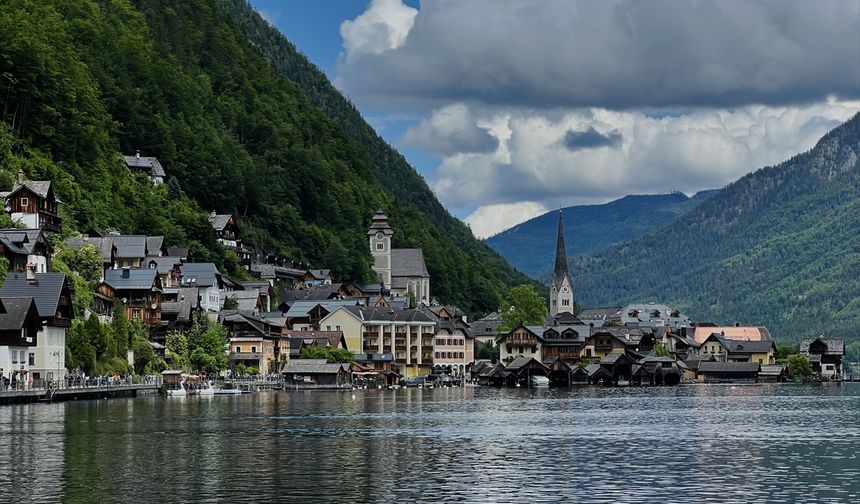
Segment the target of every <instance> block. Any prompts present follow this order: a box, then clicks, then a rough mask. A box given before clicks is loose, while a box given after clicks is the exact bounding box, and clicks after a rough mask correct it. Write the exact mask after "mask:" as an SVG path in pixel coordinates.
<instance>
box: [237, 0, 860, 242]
mask: <svg viewBox="0 0 860 504" xmlns="http://www.w3.org/2000/svg"><path fill="white" fill-rule="evenodd" d="M252 3H253V4H254V5H255V7H256V8H257V9H258V10H259V11H260V12H261V13H262V14H263V15H264V16H265V17H266V18H267V19H269V21H270V22H272V23H273V24H274V25H275V26H277V27H278V28H279V29H281V31H282V32H283V33H284V34H285V35H286V36H287V38H290V39H291V40H292V41H293V42H294V43H296V45H297V46H298V47H299V49H301V50H302V51H303V52H305V53H306V54H307V55H308V56H309V57H310V58H311V59H312V60H313V61H314V62H315V63H316V64H317V65H319V66H320V67H321V68H322V69H323V70H324V71H326V73H327V74H328V75H329V77H330V78H331V79H332V80H333V81H334V82H335V84H336V85H337V86H338V88H340V89H341V90H342V91H343V92H344V93H346V94H347V95H348V96H349V98H350V99H351V100H353V101H354V102H355V103H356V104H357V105H358V107H359V109H360V110H361V111H362V113H363V114H364V115H365V117H367V118H368V120H369V121H370V122H371V124H373V125H374V126H375V127H376V128H377V130H378V131H379V132H380V134H382V135H383V136H384V137H385V138H386V139H387V140H388V141H389V142H391V143H392V144H393V145H394V146H395V147H397V148H398V149H399V150H401V152H403V153H404V154H405V155H406V156H407V158H408V159H409V160H410V161H411V162H412V163H413V165H415V167H416V168H417V169H418V170H419V171H420V172H421V173H422V174H423V175H424V177H425V178H426V179H427V181H428V182H429V183H430V186H431V187H432V188H433V189H434V191H435V192H436V194H437V196H438V197H439V199H440V200H441V201H442V203H443V204H445V205H446V206H447V207H448V208H449V210H451V211H452V212H453V213H454V214H455V215H457V216H458V217H460V218H462V219H464V220H465V221H466V222H467V223H469V225H470V226H471V227H472V230H473V231H474V233H475V234H476V235H477V236H479V237H486V236H489V235H492V234H495V233H496V232H498V231H501V230H502V229H505V228H507V227H510V226H513V225H515V224H517V223H519V222H521V221H523V220H525V219H528V218H530V217H534V216H536V215H539V214H540V213H543V212H545V211H547V210H549V209H555V208H559V207H562V206H568V205H572V204H581V203H599V202H605V201H609V200H611V199H615V198H618V197H621V196H624V195H626V194H634V193H635V194H645V193H661V192H670V191H684V192H686V193H694V192H696V191H698V190H702V189H710V188H718V187H722V186H724V185H726V184H727V183H729V182H731V181H733V180H735V179H737V178H738V177H740V176H742V175H744V174H746V173H749V172H750V171H753V170H755V169H757V168H760V167H762V166H766V165H770V164H775V163H778V162H780V161H782V160H784V159H786V158H788V157H790V156H791V155H793V154H796V153H798V152H801V151H804V150H806V149H809V148H810V147H812V146H813V144H814V143H815V141H816V140H817V139H818V138H819V137H820V136H821V135H823V134H824V133H825V132H826V131H827V130H829V129H831V128H833V127H834V126H836V125H838V124H839V123H840V122H842V121H844V120H846V119H847V118H849V117H850V116H851V115H853V114H855V113H857V112H858V110H860V101H858V100H860V0H817V1H815V2H811V1H790V0H775V1H743V2H742V1H733V0H721V1H712V0H650V1H647V2H643V1H637V0H631V1H599V2H598V1H581V2H577V1H573V0H544V1H538V0H522V1H515V0H506V1H497V0H425V1H422V2H420V4H419V3H417V2H415V1H410V2H406V3H404V2H402V1H401V0H373V1H371V2H369V3H362V2H357V1H346V0H335V1H332V2H316V1H314V0H307V1H305V0H297V1H292V2H288V3H282V2H276V1H274V0H253V1H252Z"/></svg>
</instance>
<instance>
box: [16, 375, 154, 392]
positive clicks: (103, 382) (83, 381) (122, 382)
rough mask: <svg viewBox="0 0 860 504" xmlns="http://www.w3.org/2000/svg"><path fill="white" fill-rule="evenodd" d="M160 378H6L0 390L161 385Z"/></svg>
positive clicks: (149, 376)
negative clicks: (13, 379)
mask: <svg viewBox="0 0 860 504" xmlns="http://www.w3.org/2000/svg"><path fill="white" fill-rule="evenodd" d="M161 384H162V378H161V376H158V375H146V376H127V377H125V378H119V377H114V376H95V377H87V378H83V377H78V376H72V375H67V376H66V378H65V379H64V380H43V379H39V380H34V381H33V382H32V383H28V382H24V381H16V382H15V384H14V386H13V384H12V383H11V382H10V381H9V380H8V379H6V380H4V381H3V387H2V388H0V392H5V391H15V390H17V391H23V390H46V391H47V390H65V389H86V388H97V387H114V386H117V387H119V386H129V385H155V386H157V387H158V386H161Z"/></svg>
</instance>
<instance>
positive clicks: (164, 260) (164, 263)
mask: <svg viewBox="0 0 860 504" xmlns="http://www.w3.org/2000/svg"><path fill="white" fill-rule="evenodd" d="M153 263H155V271H157V272H158V274H159V275H166V274H167V273H170V270H172V269H173V267H174V266H175V265H177V264H180V265H181V264H182V258H180V257H170V256H155V257H147V258H146V267H147V268H149V267H150V264H153Z"/></svg>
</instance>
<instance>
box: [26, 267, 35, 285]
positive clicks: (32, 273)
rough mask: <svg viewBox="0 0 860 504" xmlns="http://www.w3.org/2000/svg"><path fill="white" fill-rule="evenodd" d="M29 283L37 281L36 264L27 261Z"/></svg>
mask: <svg viewBox="0 0 860 504" xmlns="http://www.w3.org/2000/svg"><path fill="white" fill-rule="evenodd" d="M27 283H30V284H32V283H36V265H35V264H33V263H27Z"/></svg>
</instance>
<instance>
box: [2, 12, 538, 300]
mask: <svg viewBox="0 0 860 504" xmlns="http://www.w3.org/2000/svg"><path fill="white" fill-rule="evenodd" d="M245 7H246V8H247V5H245ZM234 19H235V18H233V17H231V16H230V15H229V14H228V12H227V11H226V10H225V9H223V4H220V3H218V2H217V0H181V1H180V0H175V1H156V0H51V1H42V0H21V1H16V2H4V3H3V8H2V9H0V111H2V121H0V164H2V168H3V176H2V180H3V181H4V183H5V184H6V185H8V184H9V183H11V174H12V173H13V172H15V171H17V170H18V169H19V168H23V169H24V171H25V172H27V175H28V177H30V178H31V179H52V180H54V181H55V182H56V187H57V192H58V194H59V196H60V198H61V199H63V201H65V202H66V205H64V208H65V210H64V214H65V217H66V224H67V226H66V227H67V232H71V231H72V230H74V229H75V228H77V229H78V230H83V229H86V228H88V227H97V228H100V229H105V228H109V227H112V228H116V229H119V230H120V231H123V232H125V233H149V234H164V235H165V236H166V240H167V243H168V244H169V245H173V244H180V243H184V242H188V241H190V242H191V244H192V246H194V247H195V249H196V251H197V257H201V258H209V259H213V260H216V261H217V262H221V263H222V264H224V265H225V266H226V267H227V268H228V269H234V268H235V264H234V263H233V262H232V261H231V259H230V258H229V257H226V256H219V254H220V248H219V247H217V246H215V245H214V239H213V237H212V236H211V235H212V232H211V228H210V227H209V224H208V221H207V218H206V217H207V214H208V211H209V210H211V209H215V210H217V211H219V212H234V213H236V214H237V215H238V216H239V221H240V225H241V226H242V228H243V231H244V233H245V241H246V243H247V244H248V245H250V246H253V247H256V248H258V249H260V250H262V251H265V252H277V253H280V254H282V255H283V256H285V257H288V258H291V259H293V260H296V261H302V262H309V263H312V264H315V265H319V266H325V267H332V268H333V269H334V270H335V272H336V275H337V277H338V278H365V279H369V278H370V277H371V275H372V271H371V268H370V254H369V250H368V245H367V238H366V234H365V233H366V229H367V226H368V223H369V217H370V215H372V213H373V212H374V211H375V210H376V209H377V208H380V207H382V208H384V209H386V211H387V212H388V213H389V215H390V216H391V222H392V226H393V227H394V228H395V232H396V234H395V237H394V241H395V245H396V246H398V247H404V246H419V247H422V248H424V253H425V257H426V262H427V267H428V269H429V271H430V274H431V275H432V287H433V293H434V294H435V295H437V296H439V297H440V298H442V299H445V300H446V301H447V302H452V303H457V304H460V305H461V306H463V307H464V308H465V309H467V310H469V311H471V312H473V313H478V312H485V311H490V310H493V309H496V308H497V307H498V297H499V293H500V292H502V291H503V290H505V289H506V288H507V287H508V286H509V285H512V284H515V283H520V282H523V281H526V277H525V276H524V275H522V274H520V273H518V272H516V271H515V270H514V269H513V268H511V267H510V266H509V265H508V264H507V263H505V261H504V260H503V259H502V258H501V257H500V256H498V255H497V254H495V253H494V252H493V251H492V250H490V249H489V248H488V247H486V246H485V245H483V244H481V243H480V242H479V241H477V240H475V239H474V238H473V237H472V236H471V234H470V232H469V231H468V229H466V228H465V226H463V225H462V224H461V223H459V222H458V221H456V219H454V218H453V217H451V216H450V215H448V214H447V213H446V212H445V210H444V209H443V208H442V207H441V205H440V204H439V203H438V201H437V200H436V199H435V197H434V196H433V194H432V192H430V190H429V189H428V187H427V185H426V184H425V183H424V181H423V180H422V179H421V178H420V177H419V176H418V174H417V173H416V172H415V171H414V170H413V169H412V168H411V167H409V165H408V164H406V162H405V160H404V159H403V158H402V157H401V156H400V155H399V154H397V153H396V152H395V151H394V150H392V149H390V148H389V147H388V146H387V145H385V144H384V142H382V140H381V139H379V137H378V136H376V134H375V133H374V132H373V131H372V130H371V129H370V127H369V126H367V124H366V123H364V122H363V121H362V120H361V118H360V116H359V115H358V113H357V112H356V111H355V109H354V108H352V107H351V106H349V104H348V102H347V101H346V100H345V99H344V98H343V97H342V96H340V95H339V94H338V93H337V92H336V91H335V90H334V89H333V88H332V87H331V85H330V84H328V81H325V80H324V76H322V77H321V78H322V80H321V81H319V83H318V84H317V86H320V87H321V88H325V93H321V94H320V95H319V96H318V95H316V94H315V93H314V92H312V91H313V89H312V87H313V86H311V87H307V86H305V85H302V86H299V85H297V84H295V83H294V82H291V81H290V80H288V79H285V78H284V77H283V76H282V75H280V74H279V70H280V67H279V66H278V65H273V64H272V63H271V62H270V61H268V60H267V59H266V58H265V57H264V56H263V55H262V54H261V53H260V51H259V50H258V48H255V47H254V46H253V45H252V44H251V43H249V41H248V35H247V34H246V33H245V32H244V31H243V30H242V29H240V28H239V26H238V25H237V24H236V23H235V22H234ZM271 36H273V37H274V36H275V35H271ZM279 40H283V42H284V43H285V44H288V43H287V42H286V41H285V40H284V39H282V38H280V39H279ZM257 45H258V47H259V44H257ZM290 47H291V46H290ZM293 52H295V51H294V49H293ZM296 54H297V53H296ZM297 57H298V56H297ZM301 59H302V61H303V63H302V65H303V67H302V68H305V69H309V70H307V72H309V75H311V78H309V80H310V81H313V82H316V80H318V79H319V78H320V76H321V74H319V72H318V71H317V70H316V69H315V68H314V67H313V65H312V64H311V63H310V62H308V61H307V60H306V59H304V58H303V57H302V58H301ZM313 72H316V73H313ZM317 74H319V75H317ZM292 80H296V81H297V82H298V81H302V79H301V78H299V77H296V76H294V78H292ZM309 96H310V99H309ZM321 96H322V97H321ZM326 101H330V102H332V103H335V102H336V104H337V106H336V107H335V108H338V107H341V106H343V107H347V108H348V111H351V112H349V113H348V114H347V113H346V112H344V114H346V115H347V116H348V117H349V118H350V121H352V122H350V121H344V120H337V117H336V114H332V113H331V112H330V110H328V109H326V111H325V112H324V111H323V109H322V108H321V107H322V106H323V105H324V103H323V102H326ZM344 110H347V109H344ZM329 115H332V116H335V119H332V118H331V117H329ZM351 128H353V129H355V128H357V129H358V130H360V132H359V133H356V131H352V130H351ZM136 150H140V151H141V154H142V155H145V156H156V157H158V158H159V160H160V161H161V163H162V164H163V165H164V167H165V170H166V172H167V175H168V181H169V182H168V184H167V187H161V188H151V187H149V185H148V182H147V181H146V180H145V179H144V178H143V177H139V178H135V177H132V176H131V175H130V174H129V173H128V170H127V169H126V168H125V167H124V166H123V165H122V163H121V162H120V154H121V153H134V152H135V151H136ZM213 256H214V257H213Z"/></svg>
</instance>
